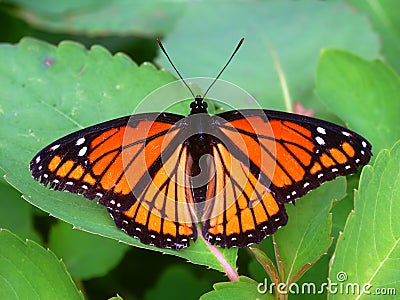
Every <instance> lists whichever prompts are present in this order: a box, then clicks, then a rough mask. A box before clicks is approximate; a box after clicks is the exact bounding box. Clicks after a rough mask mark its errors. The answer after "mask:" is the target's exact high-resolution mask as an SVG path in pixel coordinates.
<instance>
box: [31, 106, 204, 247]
mask: <svg viewBox="0 0 400 300" xmlns="http://www.w3.org/2000/svg"><path fill="white" fill-rule="evenodd" d="M181 118H182V117H181V116H178V115H173V114H165V113H163V114H161V115H158V114H142V115H135V116H132V117H124V118H120V119H116V120H112V121H109V122H105V123H102V124H99V125H95V126H92V127H89V128H86V129H83V130H81V131H78V132H75V133H72V134H70V135H68V136H66V137H64V138H61V139H59V140H58V141H56V142H54V143H52V144H51V145H49V146H47V147H46V148H44V149H43V150H42V151H40V152H39V153H38V154H37V155H36V156H35V157H34V158H33V159H32V161H31V164H30V169H31V171H32V174H33V177H34V178H35V179H36V180H39V181H40V182H41V183H43V184H44V185H50V187H51V188H52V189H55V190H67V191H70V192H73V193H77V194H82V195H83V196H85V197H86V198H89V199H94V198H98V199H99V203H101V204H102V205H104V206H106V207H107V208H108V210H109V212H110V214H111V215H112V216H113V218H114V220H115V223H116V225H117V226H118V227H119V228H121V229H123V230H125V231H127V232H128V233H129V234H130V235H132V236H134V237H138V238H139V239H140V240H141V241H142V242H143V243H146V244H150V245H152V244H154V245H156V246H158V247H163V248H174V249H179V248H181V247H183V246H187V245H188V244H189V238H194V239H195V238H196V236H197V235H196V234H197V232H196V227H195V225H194V223H195V222H194V220H193V218H192V214H191V212H190V202H192V199H191V198H190V195H191V194H190V193H188V192H187V189H186V187H187V184H186V185H185V183H184V182H183V180H185V179H184V178H185V177H184V176H183V174H182V172H181V170H182V168H176V166H177V162H179V163H178V166H179V165H180V166H185V163H186V156H187V150H186V148H184V147H183V146H182V145H179V146H178V147H177V143H176V142H174V140H175V139H177V138H178V136H179V134H180V130H179V128H177V127H175V126H174V124H175V123H176V122H177V121H179V120H180V119H181ZM178 140H179V139H178ZM188 195H189V196H188Z"/></svg>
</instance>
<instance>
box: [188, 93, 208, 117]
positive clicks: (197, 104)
mask: <svg viewBox="0 0 400 300" xmlns="http://www.w3.org/2000/svg"><path fill="white" fill-rule="evenodd" d="M200 113H207V103H206V102H204V98H203V97H201V96H200V95H197V96H196V97H195V98H194V101H193V102H192V103H190V114H191V115H194V114H200Z"/></svg>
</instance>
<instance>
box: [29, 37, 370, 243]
mask: <svg viewBox="0 0 400 300" xmlns="http://www.w3.org/2000/svg"><path fill="white" fill-rule="evenodd" d="M242 42H243V39H242V40H241V41H240V42H239V44H238V46H237V47H236V49H235V51H234V53H233V54H232V56H231V57H230V59H229V60H228V63H227V64H226V65H225V66H224V68H223V69H222V70H221V72H220V73H219V74H218V76H217V77H216V79H215V80H217V78H218V77H219V76H220V75H221V73H222V72H223V70H224V69H225V68H226V66H227V65H228V64H229V62H230V61H231V59H232V58H233V56H234V54H235V53H236V52H237V50H238V49H239V47H240V45H241V43H242ZM159 44H160V47H161V49H162V50H163V51H164V53H165V54H166V56H167V58H168V60H169V61H170V62H171V60H170V59H169V57H168V54H167V53H166V52H165V50H164V48H163V46H162V44H161V42H160V41H159ZM171 64H172V62H171ZM172 66H173V64H172ZM173 67H174V66H173ZM174 68H175V67H174ZM175 70H176V69H175ZM176 71H177V70H176ZM177 73H178V75H179V77H180V78H181V79H182V81H183V82H184V83H185V84H186V82H185V81H184V80H183V78H182V77H181V75H180V74H179V72H178V71H177ZM214 82H215V81H214ZM186 85H187V84H186ZM210 87H211V86H210ZM210 87H209V88H210ZM189 90H190V88H189ZM208 90H209V89H208ZM208 90H207V91H206V93H207V92H208ZM191 92H192V91H191ZM206 93H205V94H206ZM192 94H193V93H192ZM205 94H204V95H205ZM193 96H194V101H193V102H192V103H191V104H190V114H189V116H188V117H184V116H181V115H176V114H172V113H166V112H163V113H142V114H137V115H132V116H127V117H123V118H119V119H115V120H111V121H108V122H104V123H101V124H97V125H94V126H91V127H88V128H85V129H83V130H80V131H77V132H73V133H71V134H69V135H67V136H65V137H63V138H61V139H59V140H57V141H55V142H53V143H52V144H50V145H48V146H47V147H45V148H44V149H43V150H41V151H40V152H39V153H38V154H36V155H35V156H34V158H33V159H32V161H31V162H30V170H31V172H32V175H33V177H34V179H36V180H38V181H40V182H41V183H43V184H44V185H45V186H47V185H50V188H51V189H55V190H61V191H62V190H66V191H69V192H73V193H76V194H81V195H83V196H84V197H86V198H88V199H91V200H92V199H94V198H97V199H98V202H99V203H100V204H102V205H104V206H105V207H106V208H107V210H108V212H109V213H110V214H111V216H112V217H113V219H114V222H115V224H116V226H117V227H118V228H120V229H122V230H124V231H125V232H127V233H128V234H129V235H130V236H133V237H135V238H138V239H140V241H141V242H142V243H144V244H148V245H154V246H156V247H159V248H172V249H181V248H185V247H188V246H189V242H190V239H192V240H196V238H197V235H198V227H197V225H198V223H200V224H201V227H202V228H201V229H199V230H201V233H200V234H202V235H203V236H204V237H205V239H206V240H207V241H208V242H210V243H211V244H215V245H218V246H220V247H246V246H248V245H249V244H252V243H259V242H261V241H262V240H263V239H264V238H265V237H266V236H267V235H270V234H273V233H274V232H275V231H276V230H277V229H278V228H280V227H281V226H284V225H285V224H286V223H287V221H288V217H287V214H286V210H285V206H284V204H285V203H294V200H296V199H297V198H299V197H301V196H303V195H305V194H306V193H308V192H309V191H311V190H312V189H315V188H316V187H318V186H319V185H321V184H322V183H324V182H326V181H329V180H332V179H334V178H336V177H337V176H343V175H348V174H352V173H355V172H356V171H357V169H358V168H359V167H360V166H364V165H366V164H367V163H368V162H369V160H370V158H371V155H372V153H371V144H370V143H369V142H368V141H367V140H366V139H364V138H363V137H362V136H360V135H358V134H357V133H355V132H353V131H350V130H348V129H346V128H343V127H341V126H338V125H335V124H333V123H329V122H327V121H323V120H319V119H315V118H311V117H306V116H301V115H296V114H291V113H285V112H279V111H271V110H261V109H260V110H257V109H247V110H240V111H237V110H233V111H227V112H223V113H220V114H217V115H213V116H212V115H209V114H208V111H207V103H206V102H205V101H204V96H203V97H201V96H195V95H193ZM200 175H201V176H200Z"/></svg>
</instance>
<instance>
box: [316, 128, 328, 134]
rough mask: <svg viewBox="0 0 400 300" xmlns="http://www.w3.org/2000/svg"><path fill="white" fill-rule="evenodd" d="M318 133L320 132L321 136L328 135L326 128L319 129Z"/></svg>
mask: <svg viewBox="0 0 400 300" xmlns="http://www.w3.org/2000/svg"><path fill="white" fill-rule="evenodd" d="M317 131H318V132H319V133H320V134H326V130H325V128H322V127H317Z"/></svg>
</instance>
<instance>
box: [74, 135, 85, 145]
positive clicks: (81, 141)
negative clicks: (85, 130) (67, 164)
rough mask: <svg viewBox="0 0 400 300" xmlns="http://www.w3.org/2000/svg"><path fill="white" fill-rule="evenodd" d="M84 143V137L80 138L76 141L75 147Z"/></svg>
mask: <svg viewBox="0 0 400 300" xmlns="http://www.w3.org/2000/svg"><path fill="white" fill-rule="evenodd" d="M84 142H85V138H84V137H81V138H80V139H78V140H77V141H76V143H75V145H77V146H79V145H82V144H83V143H84Z"/></svg>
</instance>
